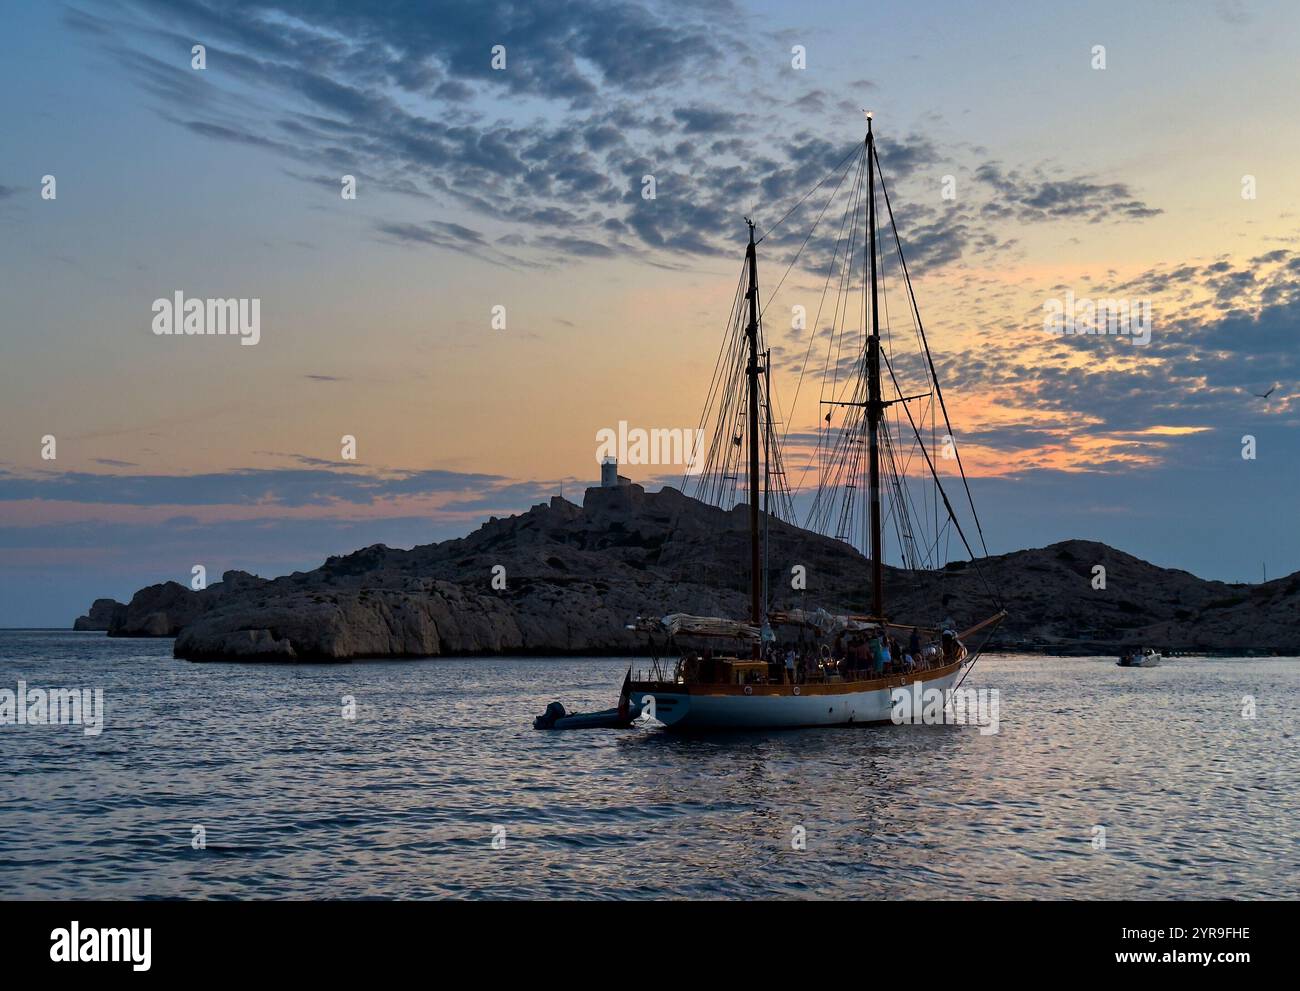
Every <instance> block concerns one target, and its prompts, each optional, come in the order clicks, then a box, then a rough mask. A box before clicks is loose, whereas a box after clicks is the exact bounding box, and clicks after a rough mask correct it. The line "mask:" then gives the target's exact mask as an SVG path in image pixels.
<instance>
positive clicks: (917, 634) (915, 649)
mask: <svg viewBox="0 0 1300 991" xmlns="http://www.w3.org/2000/svg"><path fill="white" fill-rule="evenodd" d="M907 652H908V653H909V654H911V655H912V656H913V657H916V656H917V655H918V654H920V653H921V631H920V630H919V629H918V628H917V627H915V626H914V627H912V635H911V636H910V637H908V638H907Z"/></svg>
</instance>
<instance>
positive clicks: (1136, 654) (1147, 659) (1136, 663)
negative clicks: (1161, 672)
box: [1116, 647, 1160, 668]
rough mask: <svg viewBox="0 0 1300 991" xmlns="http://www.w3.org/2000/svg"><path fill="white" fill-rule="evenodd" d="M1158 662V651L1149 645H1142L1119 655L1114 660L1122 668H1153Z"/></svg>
mask: <svg viewBox="0 0 1300 991" xmlns="http://www.w3.org/2000/svg"><path fill="white" fill-rule="evenodd" d="M1159 663H1160V652H1159V651H1158V650H1152V649H1151V648H1150V647H1143V648H1142V649H1141V650H1135V651H1132V652H1131V653H1128V654H1123V655H1121V657H1120V659H1119V660H1118V661H1117V662H1116V664H1117V665H1118V666H1119V667H1122V668H1153V667H1155V666H1156V665H1157V664H1159Z"/></svg>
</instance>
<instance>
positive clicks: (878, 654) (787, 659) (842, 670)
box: [764, 627, 955, 684]
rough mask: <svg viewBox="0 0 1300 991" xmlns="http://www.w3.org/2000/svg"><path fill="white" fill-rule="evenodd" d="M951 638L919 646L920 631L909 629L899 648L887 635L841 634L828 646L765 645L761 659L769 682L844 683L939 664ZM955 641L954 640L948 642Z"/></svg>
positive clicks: (946, 637)
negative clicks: (827, 679) (835, 677)
mask: <svg viewBox="0 0 1300 991" xmlns="http://www.w3.org/2000/svg"><path fill="white" fill-rule="evenodd" d="M950 638H952V634H951V633H950V632H948V631H945V633H944V638H943V641H942V642H941V643H927V644H923V643H922V642H921V631H920V630H919V629H918V628H916V627H913V628H912V633H911V635H910V636H909V637H908V639H907V644H906V645H903V644H901V643H900V642H899V641H898V638H897V637H894V636H890V635H888V633H873V632H871V631H862V632H860V633H855V632H852V631H849V632H846V633H841V634H839V635H837V636H836V637H835V640H834V642H833V643H832V644H821V645H820V646H816V645H811V644H788V645H785V646H784V647H782V646H781V645H778V644H775V643H771V644H768V645H767V647H766V649H765V651H764V658H765V660H767V662H768V664H769V665H770V666H771V668H772V678H773V680H783V681H784V682H785V683H786V684H803V683H805V682H808V681H813V680H821V679H823V678H825V677H827V676H833V675H839V676H841V677H843V678H846V679H851V680H861V679H864V678H873V677H883V676H884V675H887V674H904V673H909V672H912V671H916V670H918V669H924V668H928V667H932V666H934V665H936V664H942V663H943V662H944V660H945V659H946V658H947V657H948V653H949V651H948V642H949V639H950ZM952 639H954V640H955V638H952Z"/></svg>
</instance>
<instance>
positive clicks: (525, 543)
mask: <svg viewBox="0 0 1300 991" xmlns="http://www.w3.org/2000/svg"><path fill="white" fill-rule="evenodd" d="M748 539H749V536H748V521H747V518H746V509H745V507H743V506H739V507H736V508H734V509H732V510H730V511H728V510H722V509H718V508H716V507H713V506H709V505H706V504H705V503H702V502H699V501H698V500H695V499H692V498H690V497H689V496H686V495H684V494H682V493H681V492H679V491H677V490H676V489H673V488H664V489H661V490H660V491H657V492H646V491H645V490H644V489H643V488H642V487H641V486H639V485H622V486H618V487H614V488H590V489H588V490H587V492H586V496H585V498H584V500H583V504H582V505H581V506H577V505H575V504H573V503H571V502H568V501H566V500H564V499H562V498H559V497H555V498H552V499H551V500H550V502H549V504H542V505H538V506H534V507H533V508H532V509H530V510H529V511H528V512H526V513H523V514H520V515H518V516H512V517H509V518H506V519H497V518H495V517H494V518H492V519H491V520H489V521H488V522H487V523H485V524H483V525H482V526H481V527H480V528H479V529H478V530H476V531H475V532H473V533H472V534H470V535H469V536H467V537H463V538H459V539H455V540H446V541H442V542H440V543H434V544H427V545H422V546H417V547H414V548H411V549H410V550H397V549H393V548H390V547H385V546H384V545H382V544H376V545H374V546H372V547H367V548H364V549H362V550H359V551H356V552H354V553H352V554H347V555H344V556H340V557H331V558H329V559H328V560H326V561H325V563H324V564H322V565H321V566H320V567H319V568H316V569H315V570H312V571H307V572H295V573H294V574H292V575H287V576H285V577H282V578H276V579H264V578H259V577H256V576H254V575H250V574H248V573H246V572H242V571H227V572H226V573H225V574H224V575H223V576H222V580H221V581H220V582H217V583H214V584H213V585H211V586H209V587H208V588H206V589H203V590H202V591H197V592H196V591H192V590H191V589H189V588H188V587H186V586H184V585H181V584H179V583H177V582H166V583H163V584H159V585H151V586H149V587H148V588H144V589H141V590H140V591H139V592H137V593H136V594H135V595H134V596H133V597H132V599H131V601H130V602H129V603H125V604H123V603H118V602H114V601H113V600H111V599H97V600H96V601H95V603H94V604H93V605H92V607H91V609H90V612H89V613H88V614H87V615H86V616H83V617H81V618H80V619H78V620H77V625H76V628H77V629H106V630H107V631H108V635H109V636H117V637H133V636H137V637H170V636H174V637H175V638H176V643H175V648H174V652H175V655H176V656H177V657H181V658H187V659H190V660H195V661H204V660H270V661H346V660H350V659H352V658H361V657H371V658H373V657H389V658H392V657H412V658H413V657H436V656H448V655H472V654H492V653H510V654H556V655H561V654H611V653H615V654H628V653H640V652H644V650H645V649H646V642H645V635H644V634H639V633H635V632H633V631H630V630H628V629H627V628H626V627H627V624H628V623H629V622H631V621H632V620H633V619H635V618H636V617H637V616H659V615H663V614H665V613H670V612H690V613H697V614H708V615H717V616H736V617H742V616H744V615H745V612H746V608H747V600H746V589H747V587H748V574H747V572H746V562H747V560H748V558H747V548H748ZM796 565H802V566H803V568H804V569H805V573H806V581H807V589H806V591H801V590H795V589H793V588H792V587H791V584H792V583H791V575H792V570H791V569H792V568H794V567H795V566H796ZM1096 565H1101V566H1103V567H1104V568H1105V569H1106V587H1105V588H1104V589H1095V588H1094V587H1093V575H1094V572H1093V569H1094V567H1095V566H1096ZM769 567H770V574H769V587H770V588H771V589H772V592H773V594H772V600H773V605H774V607H775V608H791V607H805V606H806V607H808V608H817V607H825V608H828V609H831V610H842V611H853V612H861V611H863V610H864V603H865V601H866V598H867V584H868V575H869V569H868V565H867V561H866V560H865V559H864V558H863V557H862V555H860V554H859V553H858V552H857V551H856V550H854V549H853V548H852V547H850V546H849V545H848V544H846V543H844V542H842V541H839V540H835V539H832V538H829V537H824V536H819V535H817V534H814V533H811V532H809V531H806V530H802V529H800V528H798V527H795V526H791V525H789V524H785V523H780V522H778V521H776V520H772V521H771V528H770V552H769ZM978 571H979V572H982V574H983V578H984V579H987V581H988V584H989V586H991V587H992V589H993V590H994V591H995V592H996V594H997V596H998V600H999V602H1000V604H1001V605H1002V606H1004V607H1005V608H1006V609H1007V610H1008V612H1009V613H1010V615H1009V617H1008V619H1007V620H1006V622H1005V623H1004V624H1003V625H1002V627H1001V628H1000V629H999V630H998V631H997V633H996V636H995V640H994V641H993V642H992V643H990V645H989V646H990V648H991V649H1008V650H1014V649H1035V650H1052V651H1056V652H1061V653H1096V652H1106V651H1111V650H1118V649H1120V648H1122V647H1124V646H1131V645H1139V644H1146V645H1150V646H1155V647H1158V648H1161V649H1163V650H1173V651H1192V652H1195V651H1231V650H1255V651H1259V650H1267V651H1273V652H1278V653H1300V573H1297V574H1295V575H1291V576H1289V577H1286V578H1281V579H1277V580H1275V581H1271V582H1267V583H1265V584H1260V585H1229V584H1225V583H1223V582H1214V581H1206V580H1203V579H1201V578H1197V577H1196V576H1195V575H1192V574H1189V573H1188V572H1185V571H1177V570H1170V569H1165V568H1160V567H1157V566H1155V565H1153V564H1149V563H1147V562H1145V561H1142V560H1139V559H1138V558H1135V557H1133V556H1131V555H1128V554H1125V553H1123V552H1121V551H1117V550H1114V549H1113V548H1110V547H1108V546H1106V545H1105V544H1100V543H1095V542H1091V541H1084V540H1070V541H1065V542H1062V543H1058V544H1053V545H1051V546H1049V547H1044V548H1036V549H1031V550H1022V551H1016V552H1013V553H1010V554H1003V555H999V556H995V557H990V558H987V559H983V560H981V561H980V562H979V569H978ZM494 576H496V578H497V580H496V582H494V581H493V579H494ZM885 581H886V583H887V587H888V588H889V590H890V603H891V606H893V607H895V608H897V610H898V613H899V615H907V616H933V617H934V622H935V623H936V624H938V623H939V622H941V621H942V620H944V619H951V620H952V621H953V622H954V623H955V624H956V625H957V626H958V627H961V626H965V625H969V624H970V623H974V622H976V621H978V620H979V619H982V618H984V617H985V616H987V615H989V614H990V613H991V612H992V611H993V608H992V607H993V605H994V603H993V600H992V599H991V598H990V595H989V593H988V591H987V590H986V588H985V585H984V581H983V580H982V579H981V577H980V575H979V573H977V569H976V568H975V567H974V566H973V565H971V564H970V562H966V561H956V562H952V563H950V564H949V565H948V566H947V567H945V568H943V569H941V570H937V571H918V572H912V571H902V570H899V569H893V568H887V569H886V576H885ZM502 584H504V587H500V586H501V585H502Z"/></svg>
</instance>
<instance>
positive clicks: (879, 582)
mask: <svg viewBox="0 0 1300 991" xmlns="http://www.w3.org/2000/svg"><path fill="white" fill-rule="evenodd" d="M875 156H876V139H875V136H874V135H873V134H872V133H871V115H870V114H868V115H867V228H868V231H869V234H870V237H869V244H868V248H867V250H868V251H870V253H871V334H870V336H869V337H868V338H867V430H868V433H869V442H870V450H871V467H870V473H871V477H870V487H871V615H873V616H875V617H876V618H878V619H884V616H885V589H884V573H885V569H884V566H883V564H882V562H881V547H880V437H879V434H880V421H881V419H882V418H883V416H884V410H885V406H884V403H882V402H881V401H880V307H879V305H878V302H879V301H878V299H877V297H876V175H875ZM750 239H751V241H752V239H753V228H752V225H751V229H750ZM750 251H751V252H752V251H753V246H752V245H751V246H750ZM751 271H752V269H751ZM751 278H752V276H751Z"/></svg>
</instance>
